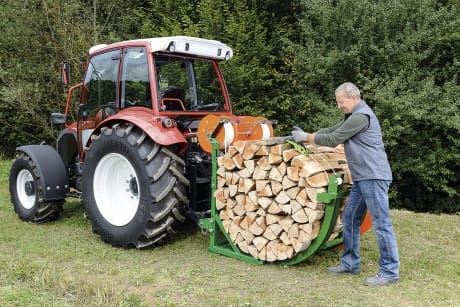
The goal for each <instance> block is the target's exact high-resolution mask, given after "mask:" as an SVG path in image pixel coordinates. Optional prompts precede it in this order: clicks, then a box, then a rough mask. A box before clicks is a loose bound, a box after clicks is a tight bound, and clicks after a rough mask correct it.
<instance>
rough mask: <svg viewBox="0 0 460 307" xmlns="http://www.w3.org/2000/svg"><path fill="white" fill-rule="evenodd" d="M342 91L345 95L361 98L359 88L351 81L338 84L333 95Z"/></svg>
mask: <svg viewBox="0 0 460 307" xmlns="http://www.w3.org/2000/svg"><path fill="white" fill-rule="evenodd" d="M339 93H342V95H344V96H345V97H359V98H361V93H360V92H359V88H358V87H357V86H356V85H354V84H353V83H351V82H345V83H342V84H340V85H339V87H337V89H336V90H335V95H336V96H337V94H339Z"/></svg>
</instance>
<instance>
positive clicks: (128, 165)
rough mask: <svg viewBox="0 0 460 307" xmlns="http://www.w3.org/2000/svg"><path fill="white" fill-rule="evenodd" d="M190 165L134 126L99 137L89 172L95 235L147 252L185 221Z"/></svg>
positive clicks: (86, 189)
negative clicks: (186, 170) (185, 168)
mask: <svg viewBox="0 0 460 307" xmlns="http://www.w3.org/2000/svg"><path fill="white" fill-rule="evenodd" d="M184 166H185V164H184V161H183V160H182V159H181V158H179V157H178V156H177V155H175V154H174V153H173V152H171V151H170V150H168V149H167V148H164V147H161V146H160V145H159V144H157V143H155V142H154V141H153V140H151V139H150V138H149V137H148V136H147V135H146V134H145V133H144V132H143V131H142V130H141V129H139V128H137V127H135V126H133V125H131V124H115V125H114V126H112V127H105V128H102V129H101V133H100V134H99V135H97V136H95V137H93V141H92V144H91V145H90V147H89V149H88V150H87V152H86V158H85V165H84V167H83V182H82V192H83V194H82V195H83V202H84V203H85V211H86V214H87V216H88V218H89V219H90V220H91V223H92V226H93V231H94V232H96V233H97V234H99V235H100V237H101V239H102V240H103V241H105V242H107V243H110V244H112V245H114V246H121V247H126V248H130V247H135V248H143V247H147V246H150V245H152V244H154V243H156V242H158V241H160V240H161V239H163V238H164V237H166V236H167V235H168V234H169V233H174V229H173V226H174V225H175V224H176V223H177V222H181V221H184V220H185V217H184V215H183V214H184V209H185V206H186V205H187V204H188V199H187V198H186V196H185V195H186V192H185V191H186V185H188V184H189V182H188V180H187V179H186V178H185V176H184Z"/></svg>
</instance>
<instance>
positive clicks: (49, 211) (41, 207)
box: [9, 152, 64, 223]
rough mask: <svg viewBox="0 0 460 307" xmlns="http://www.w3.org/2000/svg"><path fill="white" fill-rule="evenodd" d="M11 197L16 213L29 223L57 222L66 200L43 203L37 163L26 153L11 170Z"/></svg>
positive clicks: (19, 157) (20, 155) (20, 154)
mask: <svg viewBox="0 0 460 307" xmlns="http://www.w3.org/2000/svg"><path fill="white" fill-rule="evenodd" d="M9 185H10V197H11V202H12V203H13V206H14V211H15V212H16V213H17V214H18V216H19V218H21V219H22V220H24V221H27V222H35V223H42V222H48V221H52V220H56V219H57V218H58V217H59V214H60V213H61V212H62V205H63V204H64V200H60V201H48V202H47V201H43V197H42V195H43V191H42V187H41V185H40V180H39V178H38V171H37V169H36V166H35V163H34V162H33V161H32V160H31V159H30V157H29V156H28V155H26V154H25V153H22V152H21V153H19V154H18V155H17V157H16V159H15V160H14V161H13V165H12V166H11V170H10V178H9Z"/></svg>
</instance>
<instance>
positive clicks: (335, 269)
mask: <svg viewBox="0 0 460 307" xmlns="http://www.w3.org/2000/svg"><path fill="white" fill-rule="evenodd" d="M327 270H328V272H329V273H331V274H343V273H348V274H353V275H358V274H359V270H356V271H351V270H349V269H347V268H345V267H343V266H342V265H341V264H339V265H336V266H330V267H328V268H327Z"/></svg>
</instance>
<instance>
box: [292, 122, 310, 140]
mask: <svg viewBox="0 0 460 307" xmlns="http://www.w3.org/2000/svg"><path fill="white" fill-rule="evenodd" d="M291 135H292V137H293V138H294V141H296V142H297V143H303V142H306V141H307V136H308V133H307V132H305V131H303V130H302V129H301V128H299V127H297V126H294V128H293V130H292V131H291Z"/></svg>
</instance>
